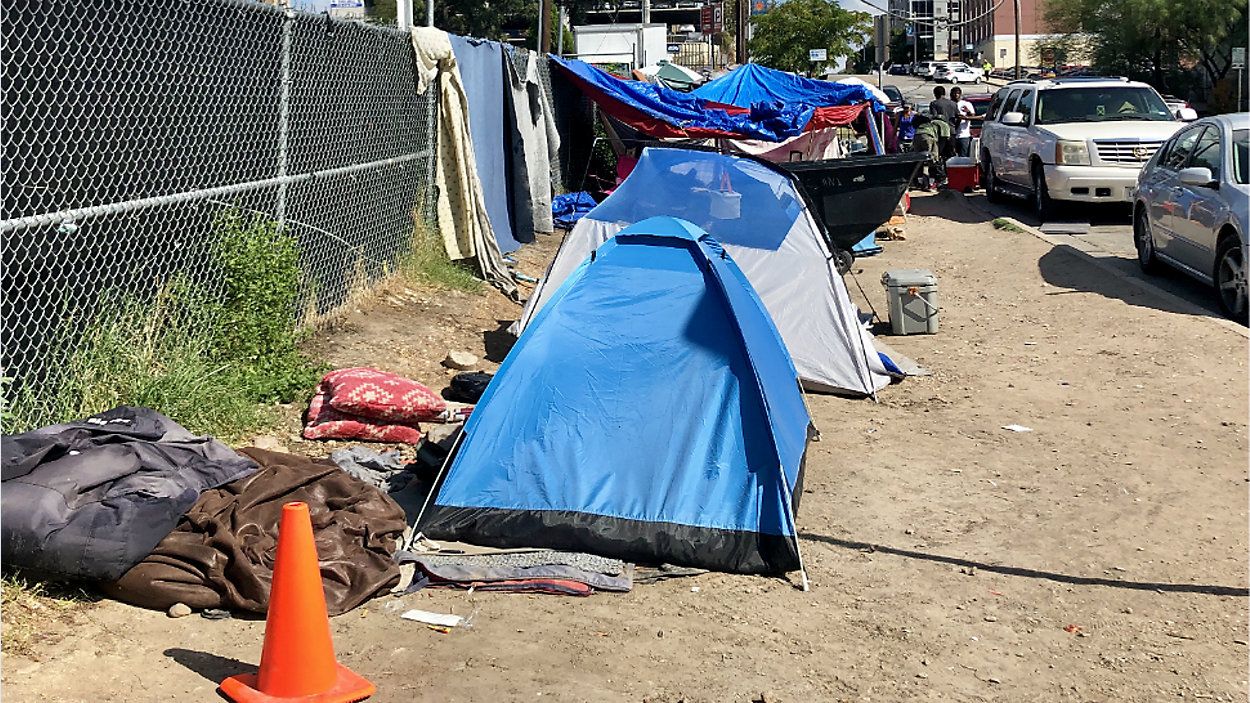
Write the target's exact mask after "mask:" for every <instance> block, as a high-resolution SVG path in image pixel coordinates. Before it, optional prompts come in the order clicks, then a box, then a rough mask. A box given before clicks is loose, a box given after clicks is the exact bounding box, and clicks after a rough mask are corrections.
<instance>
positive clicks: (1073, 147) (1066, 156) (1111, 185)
mask: <svg viewBox="0 0 1250 703" xmlns="http://www.w3.org/2000/svg"><path fill="white" fill-rule="evenodd" d="M1192 112H1193V111H1192V110H1189V111H1188V112H1186V113H1185V116H1186V117H1191V116H1193V115H1192ZM1181 126H1182V123H1181V122H1180V121H1178V120H1177V118H1176V116H1174V115H1173V114H1172V112H1171V110H1169V109H1168V106H1167V105H1165V104H1164V102H1163V98H1161V97H1159V94H1158V93H1156V92H1155V90H1154V88H1151V87H1150V86H1149V85H1147V84H1145V83H1136V82H1131V81H1129V80H1128V79H1127V78H1059V79H1054V80H1042V81H1028V80H1022V81H1013V82H1011V83H1008V84H1007V85H1006V86H1005V87H1003V88H1002V89H1000V90H999V91H998V92H997V93H995V95H994V99H993V101H992V102H991V103H990V107H989V109H988V110H987V111H986V114H985V121H984V123H983V124H982V128H981V144H980V151H979V152H978V153H979V154H980V157H981V158H980V162H981V176H982V183H983V184H984V185H985V190H986V196H987V197H989V198H991V199H998V198H999V197H1000V196H1001V195H1002V194H1004V193H1014V194H1017V195H1023V196H1026V197H1028V198H1031V199H1032V201H1033V203H1034V206H1035V207H1036V211H1037V216H1038V217H1039V218H1040V219H1042V220H1045V219H1048V218H1049V217H1050V216H1051V214H1052V211H1053V210H1054V207H1055V203H1056V202H1058V201H1084V202H1091V203H1130V202H1132V201H1133V193H1134V190H1135V189H1136V186H1137V174H1138V172H1139V171H1140V170H1141V167H1142V165H1144V164H1145V163H1146V161H1147V160H1148V159H1150V157H1151V156H1152V155H1153V154H1154V153H1155V151H1157V150H1158V149H1159V146H1160V145H1162V144H1163V142H1164V141H1165V140H1167V139H1168V137H1171V136H1172V134H1174V133H1175V132H1176V130H1178V129H1179V128H1180V127H1181Z"/></svg>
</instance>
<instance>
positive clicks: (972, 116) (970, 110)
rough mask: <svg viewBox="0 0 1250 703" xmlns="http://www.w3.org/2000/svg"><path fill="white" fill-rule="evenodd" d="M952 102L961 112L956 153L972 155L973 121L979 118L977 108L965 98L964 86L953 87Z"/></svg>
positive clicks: (956, 132)
mask: <svg viewBox="0 0 1250 703" xmlns="http://www.w3.org/2000/svg"><path fill="white" fill-rule="evenodd" d="M951 102H954V103H955V109H956V110H958V112H959V121H958V122H957V123H956V125H955V153H956V154H958V155H959V156H972V121H973V120H979V119H981V118H980V117H977V109H976V108H975V107H973V106H972V103H970V102H968V101H967V100H964V91H963V88H959V87H955V88H951Z"/></svg>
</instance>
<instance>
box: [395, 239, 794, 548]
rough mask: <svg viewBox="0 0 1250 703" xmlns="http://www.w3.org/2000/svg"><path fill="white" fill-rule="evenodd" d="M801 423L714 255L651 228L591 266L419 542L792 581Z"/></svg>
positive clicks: (517, 367)
mask: <svg viewBox="0 0 1250 703" xmlns="http://www.w3.org/2000/svg"><path fill="white" fill-rule="evenodd" d="M811 432H812V430H811V421H810V416H809V415H808V411H807V408H806V405H805V403H804V399H803V396H802V392H801V390H800V388H799V382H798V378H797V374H796V373H795V369H794V365H793V364H792V363H791V360H790V357H789V354H788V353H787V352H786V348H785V345H784V344H783V342H782V341H781V337H780V336H779V335H778V333H777V330H776V328H775V327H774V326H773V323H772V319H771V318H770V317H769V315H768V312H767V311H766V310H765V309H764V307H763V304H762V303H761V302H760V300H759V298H758V297H757V296H756V294H755V291H754V290H753V289H752V288H751V285H750V283H748V282H747V279H746V277H745V276H744V275H743V274H742V272H741V271H740V270H739V269H738V267H737V265H736V264H735V263H734V262H733V260H732V259H731V258H730V257H729V255H728V254H727V253H726V252H725V250H724V249H723V248H722V247H721V246H720V245H719V244H718V243H717V242H716V241H715V240H713V239H712V238H711V237H709V236H708V235H707V234H706V233H704V232H703V231H702V230H700V229H699V228H697V227H695V226H694V225H692V224H690V223H689V222H686V221H683V220H678V219H674V218H671V217H654V218H651V219H648V220H645V221H643V222H639V223H637V224H635V225H633V226H632V227H629V228H627V229H625V230H623V231H621V232H620V233H619V234H617V235H616V237H615V238H613V239H612V240H610V241H608V242H606V243H604V244H603V245H601V246H600V247H598V249H596V250H595V251H593V252H592V253H591V255H590V256H589V257H587V259H586V260H585V261H584V262H583V263H582V265H581V266H580V267H579V268H578V269H577V270H576V271H574V272H573V273H572V274H570V275H569V276H568V278H567V279H566V280H565V281H564V283H563V284H562V285H561V286H560V287H559V290H558V291H556V292H555V294H554V295H553V296H552V298H551V300H550V302H549V303H548V304H547V305H546V306H544V307H543V309H542V310H541V311H540V312H539V313H538V314H537V315H536V316H535V318H534V319H533V321H532V323H531V324H530V325H529V326H528V327H527V328H526V329H525V332H524V334H522V335H521V337H520V339H519V340H518V341H517V344H516V346H515V347H514V348H513V350H512V352H511V353H510V354H509V355H508V358H507V359H506V360H505V361H504V363H503V365H502V366H501V367H500V369H499V373H498V374H497V375H496V376H495V378H494V380H493V381H492V382H491V384H490V386H489V388H488V389H487V391H486V393H485V395H483V397H482V399H481V401H480V402H479V404H478V406H477V408H476V410H475V411H474V412H473V414H472V415H471V416H470V418H469V421H468V423H467V424H466V425H465V429H464V433H463V435H462V441H461V443H460V444H459V445H458V447H457V449H456V451H455V453H454V455H453V457H452V459H451V460H450V462H449V468H447V469H446V473H445V475H444V476H442V477H440V480H439V481H438V483H437V485H436V486H435V489H434V491H433V492H432V493H431V498H430V500H429V501H428V502H427V505H426V507H425V509H424V510H423V514H422V516H421V517H420V518H418V529H420V531H421V533H422V534H424V535H425V536H427V537H430V538H434V539H453V540H460V541H464V542H470V543H474V544H481V545H490V546H499V547H515V546H529V547H543V548H551V549H567V550H575V551H584V552H590V553H594V554H600V555H603V556H609V557H614V558H619V559H625V560H629V561H639V562H645V563H673V564H682V565H688V566H696V567H702V568H707V569H714V570H718V571H727V572H737V573H783V572H787V571H794V570H796V569H801V564H800V560H799V547H798V541H797V535H796V531H795V517H794V515H795V496H796V495H797V494H799V493H801V490H802V489H801V481H802V467H803V462H804V456H805V454H806V449H807V442H808V440H809V438H810V433H811Z"/></svg>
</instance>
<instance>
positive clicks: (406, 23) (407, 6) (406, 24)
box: [395, 0, 412, 32]
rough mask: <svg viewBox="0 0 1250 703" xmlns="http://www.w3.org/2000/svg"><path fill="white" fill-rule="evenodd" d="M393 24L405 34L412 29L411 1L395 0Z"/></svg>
mask: <svg viewBox="0 0 1250 703" xmlns="http://www.w3.org/2000/svg"><path fill="white" fill-rule="evenodd" d="M395 24H396V25H397V26H398V27H399V28H400V29H401V30H403V31H405V32H406V31H408V30H409V29H412V0H395Z"/></svg>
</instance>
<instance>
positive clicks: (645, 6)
mask: <svg viewBox="0 0 1250 703" xmlns="http://www.w3.org/2000/svg"><path fill="white" fill-rule="evenodd" d="M642 23H643V24H644V25H648V24H651V0H642Z"/></svg>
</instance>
